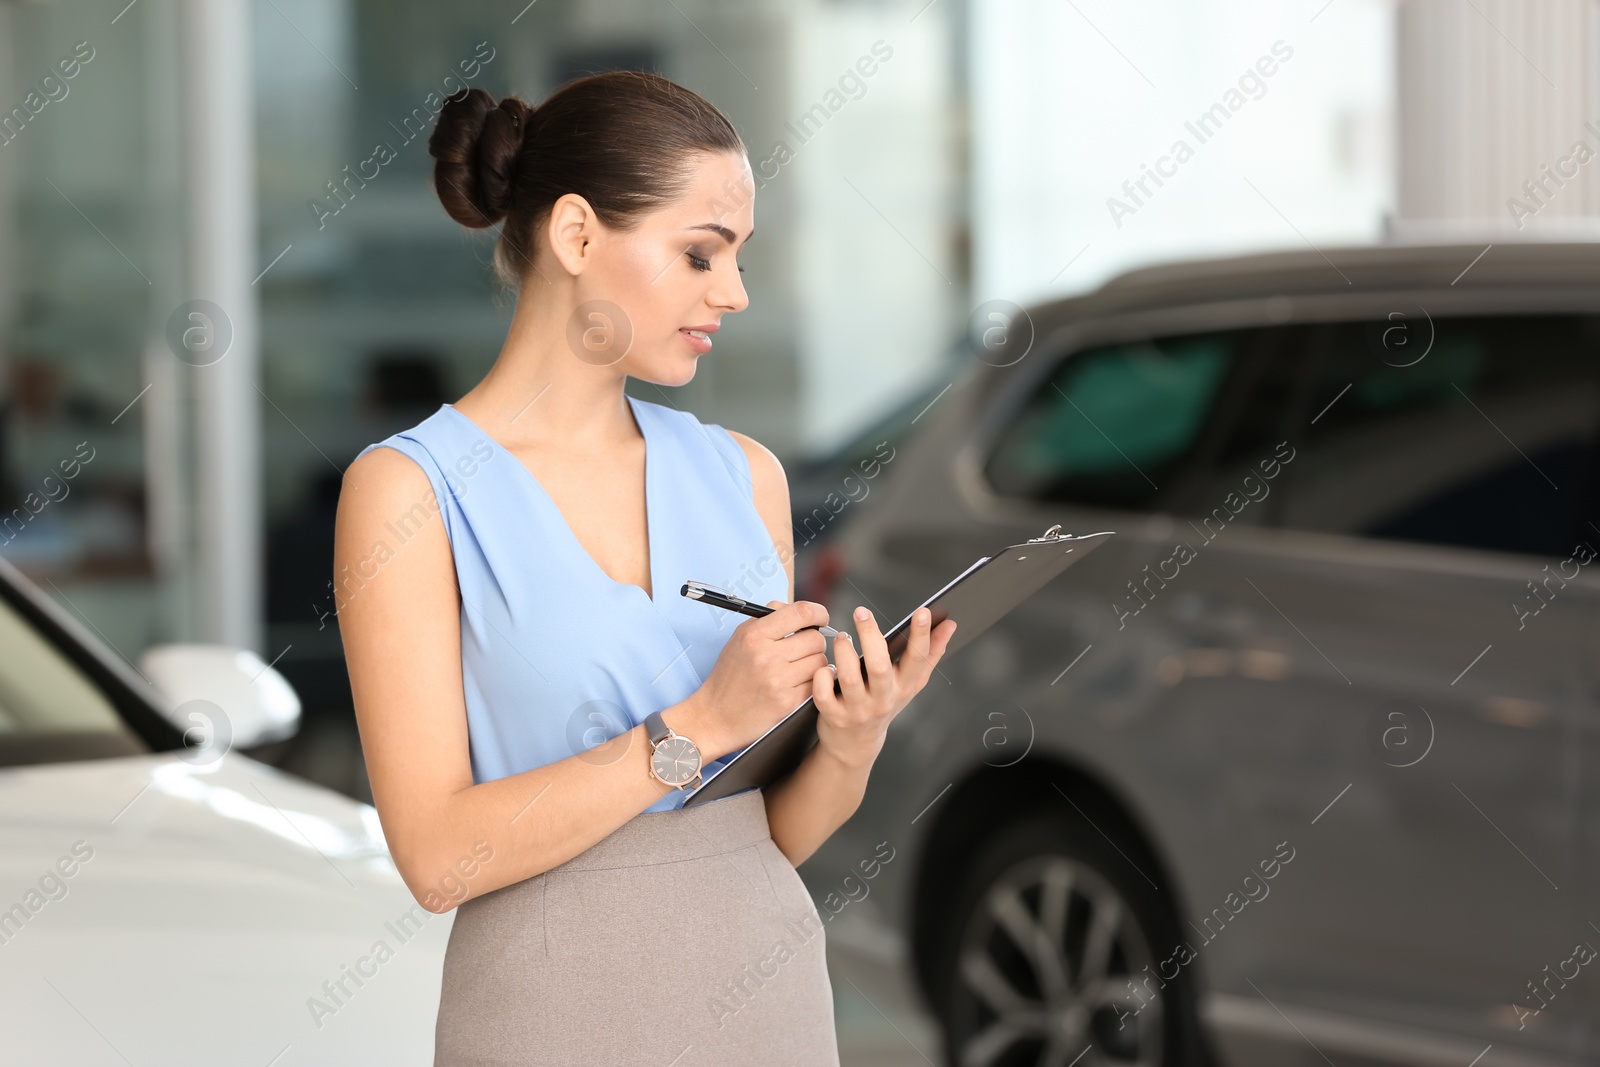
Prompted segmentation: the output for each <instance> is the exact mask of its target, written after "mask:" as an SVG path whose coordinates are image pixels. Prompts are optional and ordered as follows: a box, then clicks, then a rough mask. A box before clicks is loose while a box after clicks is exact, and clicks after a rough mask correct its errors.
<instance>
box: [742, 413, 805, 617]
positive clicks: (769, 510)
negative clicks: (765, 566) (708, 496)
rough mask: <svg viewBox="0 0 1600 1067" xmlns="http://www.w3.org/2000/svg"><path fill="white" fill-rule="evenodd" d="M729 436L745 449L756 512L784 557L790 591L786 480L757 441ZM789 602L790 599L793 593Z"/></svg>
mask: <svg viewBox="0 0 1600 1067" xmlns="http://www.w3.org/2000/svg"><path fill="white" fill-rule="evenodd" d="M728 436H730V437H732V438H733V439H734V440H735V441H737V442H738V443H739V447H740V448H742V449H744V454H745V458H747V459H748V460H749V461H750V481H751V482H752V483H753V486H754V490H753V491H754V496H755V502H756V511H757V512H758V513H759V514H760V515H761V520H762V522H764V523H766V526H767V532H768V533H769V534H771V535H772V543H773V544H774V545H776V546H777V547H778V551H779V554H780V555H782V557H783V561H784V568H785V569H786V570H787V571H788V572H789V581H790V586H791V590H792V587H793V583H794V563H793V557H794V527H793V524H792V518H791V516H790V514H789V476H788V475H787V474H786V473H784V470H783V464H782V463H780V462H778V457H777V456H775V455H773V454H772V450H771V449H769V448H768V447H767V446H766V445H764V444H762V443H761V442H760V441H757V440H756V439H755V438H753V437H749V436H747V435H746V434H742V433H740V432H739V431H737V430H729V431H728ZM790 598H791V599H793V593H792V591H791V594H790Z"/></svg>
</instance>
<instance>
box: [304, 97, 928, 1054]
mask: <svg viewBox="0 0 1600 1067" xmlns="http://www.w3.org/2000/svg"><path fill="white" fill-rule="evenodd" d="M428 148H429V151H430V153H431V154H432V155H433V156H434V158H435V160H436V163H435V170H434V185H435V188H436V189H437V191H438V193H439V196H440V199H441V200H442V201H443V203H444V207H445V210H446V211H447V212H449V214H450V216H451V217H452V218H454V219H455V220H456V221H458V222H460V223H462V224H463V225H465V226H474V227H482V226H489V225H492V224H494V223H496V222H500V221H501V220H502V219H503V220H504V223H505V224H504V227H503V229H502V232H501V235H500V237H499V239H498V244H497V246H496V249H495V257H494V262H495V267H496V270H497V273H499V275H500V276H501V278H502V279H503V280H505V281H506V282H508V283H509V284H510V285H512V286H514V287H515V288H516V290H517V292H518V300H517V305H516V310H515V314H514V316H513V318H512V322H511V326H510V330H509V332H508V335H507V337H506V341H505V344H504V346H503V347H502V348H501V351H500V355H499V359H498V360H497V362H496V363H495V364H494V366H493V367H492V368H491V369H490V371H489V373H488V374H487V375H486V376H485V377H484V379H483V380H482V381H481V382H479V383H478V384H477V385H476V386H474V387H473V388H472V389H470V390H468V392H467V393H466V395H465V396H463V397H462V398H461V399H460V400H459V401H457V402H456V403H454V404H444V405H442V406H441V407H440V409H439V410H438V411H437V412H435V413H434V414H433V415H431V416H430V417H429V418H427V419H425V420H424V421H422V422H421V423H419V424H418V425H417V426H415V427H413V428H411V429H409V430H406V431H404V432H402V433H398V434H395V435H394V436H392V437H390V438H388V439H387V440H385V441H382V442H379V443H377V444H374V445H370V446H368V447H367V448H366V449H365V450H363V451H362V453H361V454H360V456H359V457H357V459H356V460H355V461H354V462H353V463H352V464H351V465H350V468H349V470H348V471H347V472H346V476H345V484H344V488H343V491H342V495H341V497H340V501H339V514H338V528H337V537H336V559H335V569H336V573H337V574H338V575H339V577H340V592H341V593H342V594H343V596H342V600H343V603H344V606H343V607H342V609H341V610H340V612H339V628H340V633H341V636H342V638H343V641H344V647H345V655H346V658H347V661H348V664H349V669H350V679H351V686H352V689H353V692H354V697H355V705H356V716H357V719H358V722H359V725H360V730H361V744H362V749H363V751H364V753H365V755H366V760H367V771H368V775H369V776H370V778H371V782H372V793H373V799H374V802H375V804H376V806H377V809H378V814H379V816H380V818H381V820H382V823H383V830H384V834H385V836H386V838H387V840H388V843H389V847H390V850H391V852H392V854H393V856H394V860H395V863H396V865H397V867H398V868H399V871H400V874H401V876H402V877H403V878H404V879H405V882H406V885H407V886H408V887H409V888H410V889H411V891H412V893H413V894H414V895H415V896H416V897H417V899H418V901H420V902H421V903H422V905H423V906H424V907H426V908H428V910H430V911H433V912H436V913H442V912H446V911H449V910H450V909H451V908H452V907H454V908H456V909H457V910H456V917H455V922H454V925H453V927H452V930H451V935H450V944H449V949H448V952H447V954H446V957H445V964H444V978H443V985H442V989H441V1001H440V1005H439V1016H438V1024H437V1036H436V1052H435V1055H436V1061H435V1062H436V1063H438V1064H451V1065H454V1064H469V1063H470V1064H531V1063H561V1064H574V1063H583V1064H611V1063H618V1064H621V1063H629V1064H639V1063H647V1064H658V1065H660V1067H667V1065H669V1064H680V1065H683V1067H687V1065H689V1064H697V1065H699V1064H733V1063H741V1064H747V1063H756V1062H759V1063H765V1064H773V1063H794V1064H834V1063H837V1062H838V1052H837V1045H836V1041H835V1036H834V1028H833V1001H832V992H831V988H830V986H829V984H828V976H827V970H826V961H825V957H824V952H823V944H824V940H823V938H822V937H821V936H819V935H820V933H821V923H820V921H819V917H818V915H817V913H816V909H815V908H814V907H813V906H812V903H811V898H810V895H809V893H808V892H807V891H806V889H805V887H804V885H803V884H802V883H801V881H800V878H799V875H798V874H796V872H795V869H794V867H795V865H796V864H798V863H800V862H802V861H803V860H805V858H806V857H807V856H809V855H811V854H812V852H814V851H815V850H816V849H817V847H818V846H819V845H821V844H822V842H823V841H824V840H826V839H827V837H828V836H829V835H830V834H832V833H833V831H834V830H835V829H837V828H838V826H839V825H840V824H841V823H842V822H843V821H844V820H845V819H847V818H848V817H849V816H850V815H851V813H852V812H854V811H855V809H856V807H857V805H858V804H859V803H860V800H861V796H862V792H863V790H864V788H865V785H866V780H867V772H868V770H869V769H870V767H871V766H872V762H873V760H874V759H875V757H876V756H877V753H878V750H879V748H880V747H881V745H882V744H883V739H884V732H885V730H886V729H887V727H888V724H889V721H890V720H891V719H892V718H893V717H894V716H895V714H896V713H898V712H899V711H900V710H901V709H902V708H904V707H905V705H906V704H907V702H908V701H910V699H911V698H912V696H913V695H915V694H916V693H917V692H918V691H919V690H920V689H921V688H922V686H923V685H924V684H925V683H926V681H927V679H928V675H929V673H930V672H931V670H932V669H933V666H934V664H935V663H936V662H937V661H938V659H939V657H940V656H941V655H942V654H943V651H944V648H945V646H946V645H947V644H948V643H949V640H950V636H951V634H952V633H953V632H954V629H955V625H954V623H953V622H950V621H946V622H944V623H941V624H940V627H939V630H938V631H937V632H930V627H929V621H928V619H927V618H926V617H925V616H926V612H922V613H919V614H920V615H922V616H923V617H921V618H918V619H917V620H915V622H914V624H913V626H912V632H911V637H910V643H909V645H908V648H907V653H906V655H905V656H903V657H902V660H901V662H900V663H899V664H898V665H895V664H891V663H890V662H889V658H888V652H887V648H886V646H885V642H884V639H883V635H882V633H881V632H880V631H879V628H878V625H877V622H876V620H875V619H874V618H873V617H872V615H871V613H870V612H867V611H866V610H865V609H858V612H857V615H856V619H857V630H858V633H859V640H860V641H861V645H862V650H861V653H860V656H861V658H860V659H859V660H858V657H857V653H856V652H855V650H854V649H853V647H852V646H851V643H850V640H849V638H848V637H847V636H846V635H844V634H842V633H841V634H840V636H839V637H837V638H835V639H834V647H833V654H834V661H835V664H837V677H838V679H839V688H840V693H839V694H837V695H836V694H835V693H834V678H835V670H834V666H833V665H830V664H829V662H828V657H827V655H826V654H825V652H826V645H827V639H826V638H824V637H823V635H822V634H821V633H820V632H819V631H818V630H817V629H815V627H817V626H820V625H822V624H825V623H826V622H827V621H828V613H827V611H826V609H825V608H823V607H822V606H821V605H819V604H813V603H809V602H799V603H788V600H789V599H791V598H792V597H793V590H794V572H793V559H792V557H793V554H794V550H793V541H792V538H791V535H790V522H789V498H788V487H787V485H786V483H785V479H784V473H783V469H782V467H781V466H779V464H778V461H777V460H776V459H775V458H774V457H773V455H772V453H771V452H769V451H768V450H767V449H765V448H764V447H762V446H761V445H760V444H757V443H756V442H755V441H753V440H751V439H750V438H748V437H746V436H744V435H743V434H738V433H733V432H732V431H729V430H725V429H723V428H722V427H721V426H718V425H714V424H711V425H708V424H702V423H701V422H699V420H697V419H696V418H694V416H692V415H690V414H688V413H687V412H683V411H679V410H676V409H674V408H673V407H671V406H669V405H665V404H658V403H654V402H650V401H641V400H635V399H633V398H631V397H629V396H628V395H627V394H626V393H624V391H623V385H624V381H625V379H626V377H627V376H629V375H631V376H633V377H635V378H639V379H641V380H643V381H645V382H649V383H652V384H653V385H662V386H670V385H682V384H684V383H685V382H688V381H689V380H690V379H691V378H693V377H694V372H695V364H696V362H697V360H698V359H699V358H700V357H701V356H702V355H704V354H705V353H706V352H708V351H709V350H710V348H711V342H710V339H709V335H710V334H711V333H713V332H714V331H715V330H716V329H717V328H718V326H719V325H720V324H721V322H722V320H723V319H724V317H725V316H727V315H729V314H731V313H733V312H736V311H739V310H742V309H743V308H744V307H745V306H746V304H747V303H748V302H749V301H748V299H747V298H746V296H745V291H744V286H743V284H742V282H741V280H740V278H739V273H740V271H741V270H742V269H743V268H741V267H739V266H738V265H737V263H736V262H735V259H734V256H735V253H736V252H737V251H738V249H739V248H740V247H741V246H742V245H743V243H744V241H746V240H748V239H749V237H750V234H751V231H752V229H753V219H754V212H753V196H752V193H753V188H754V183H753V180H752V176H751V172H750V164H749V161H748V159H747V156H746V150H745V146H744V144H743V142H742V141H741V140H740V138H739V136H738V134H737V133H735V131H734V129H733V127H732V125H731V124H730V123H729V121H728V119H727V118H726V116H724V115H723V114H722V112H720V111H719V110H718V109H717V108H715V107H713V106H712V105H711V104H709V103H707V102H706V101H705V100H703V99H702V98H701V97H699V96H697V95H696V94H694V93H692V92H690V91H688V90H687V89H684V88H683V87H681V86H679V85H676V84H674V83H673V82H671V81H668V80H666V79H664V78H661V77H658V76H655V75H651V74H644V73H637V72H618V73H608V74H600V75H595V76H591V77H586V78H581V79H578V80H576V81H573V82H569V83H568V84H567V85H565V86H563V87H562V88H561V89H560V90H559V91H557V92H556V93H555V94H553V95H552V96H551V97H550V98H549V99H548V100H546V101H545V102H544V103H543V104H542V105H541V106H539V107H538V108H536V109H530V108H529V107H528V106H527V105H525V104H524V103H523V102H522V101H521V100H519V99H518V98H516V97H507V98H506V99H505V100H502V101H500V102H499V103H498V104H496V103H495V101H494V100H493V99H492V98H491V97H490V96H489V95H488V94H487V93H485V92H484V91H482V90H481V89H468V90H463V91H461V92H460V93H457V94H455V95H453V96H451V97H450V98H449V100H448V102H447V103H446V105H445V106H444V108H443V110H442V111H441V113H440V115H439V120H438V125H437V127H436V129H435V130H434V131H433V134H432V136H431V138H430V140H429V143H428ZM662 395H663V396H664V395H665V394H662ZM686 580H699V581H706V582H710V583H711V584H714V585H722V586H733V587H734V588H735V591H737V592H740V593H741V594H742V595H744V596H745V597H746V598H747V599H750V600H753V601H755V602H757V603H766V604H767V605H768V606H769V607H773V608H775V609H776V610H775V611H774V612H773V613H772V614H770V615H768V616H766V617H764V618H761V619H745V620H744V621H742V622H740V623H739V624H738V625H737V626H735V625H734V622H735V621H736V620H738V619H739V618H740V617H739V616H736V615H733V614H731V613H728V612H726V611H723V610H720V609H717V608H713V607H708V606H706V605H704V604H699V603H696V602H694V601H691V600H689V599H688V598H685V597H682V596H680V595H679V587H680V586H681V585H682V583H683V582H684V581H686ZM863 661H864V663H865V667H866V671H865V675H866V676H865V678H863V675H862V668H861V663H862V662H863ZM807 697H814V698H815V700H816V704H817V708H818V711H819V714H820V721H819V722H818V726H817V732H818V737H819V742H818V744H817V745H816V746H814V747H813V749H812V750H811V752H810V753H809V754H808V755H807V756H806V758H805V760H804V762H803V763H802V764H801V765H800V767H799V768H798V769H797V770H796V771H795V772H794V773H793V774H792V775H790V776H788V777H787V778H785V779H784V780H782V781H781V782H779V783H777V784H775V785H773V786H771V787H768V788H763V789H750V790H746V791H744V792H741V793H737V794H735V795H733V796H729V797H725V798H722V799H720V800H715V801H710V802H707V803H705V804H697V805H694V806H692V807H688V808H684V807H683V799H684V797H685V795H686V793H687V791H688V788H689V787H691V786H693V785H694V784H695V782H696V781H698V780H699V778H698V777H697V774H698V775H699V776H709V775H710V773H711V772H712V771H714V770H715V769H717V768H718V767H720V766H722V765H724V764H725V763H726V762H727V760H728V759H731V758H732V757H733V756H734V755H735V754H737V753H738V752H739V751H741V750H742V749H744V748H745V747H747V746H748V745H749V744H750V743H751V742H753V741H754V740H755V739H756V738H757V737H759V736H760V735H761V734H762V733H764V732H765V731H766V730H767V729H768V728H769V727H771V726H772V725H773V724H774V723H776V722H777V721H778V720H779V719H781V718H783V717H784V716H785V715H787V714H788V713H789V712H791V711H793V710H794V709H795V708H796V707H798V706H799V705H800V704H801V703H803V702H804V701H805V699H806V698H807ZM674 735H676V737H674ZM683 738H686V739H687V741H684V740H680V739H683ZM658 749H659V752H658Z"/></svg>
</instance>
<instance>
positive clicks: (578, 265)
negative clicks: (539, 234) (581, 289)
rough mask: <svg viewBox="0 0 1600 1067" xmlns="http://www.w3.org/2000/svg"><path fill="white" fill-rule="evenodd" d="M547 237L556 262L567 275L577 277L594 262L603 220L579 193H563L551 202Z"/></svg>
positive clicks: (546, 230) (546, 231) (546, 229)
mask: <svg viewBox="0 0 1600 1067" xmlns="http://www.w3.org/2000/svg"><path fill="white" fill-rule="evenodd" d="M545 236H546V237H547V238H548V239H549V241H550V249H551V251H552V252H554V253H555V257H556V262H558V263H560V264H561V266H562V268H563V269H564V270H566V272H567V273H568V274H571V275H574V276H576V275H579V274H582V273H583V272H584V270H585V269H586V268H587V267H588V265H589V263H591V262H593V259H594V247H595V242H596V241H597V240H598V239H599V237H600V219H599V217H598V216H597V215H595V213H594V208H592V207H590V206H589V201H587V200H585V199H584V198H583V197H581V196H579V195H578V194H577V193H563V194H562V195H561V197H560V198H559V199H558V200H556V202H555V203H554V204H553V205H551V208H550V221H549V222H548V224H547V225H546V228H545Z"/></svg>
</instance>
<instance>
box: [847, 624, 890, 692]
mask: <svg viewBox="0 0 1600 1067" xmlns="http://www.w3.org/2000/svg"><path fill="white" fill-rule="evenodd" d="M855 620H856V633H857V634H858V635H859V636H860V638H861V656H862V658H863V659H865V660H866V662H867V685H868V687H869V688H876V687H878V686H882V685H887V684H888V683H889V680H890V679H891V678H893V677H894V664H893V663H892V662H891V661H890V659H889V646H888V643H887V642H885V641H884V639H883V631H882V630H880V629H878V620H877V619H876V618H874V617H873V615H872V612H870V611H868V610H867V609H866V608H865V607H858V608H856V610H855Z"/></svg>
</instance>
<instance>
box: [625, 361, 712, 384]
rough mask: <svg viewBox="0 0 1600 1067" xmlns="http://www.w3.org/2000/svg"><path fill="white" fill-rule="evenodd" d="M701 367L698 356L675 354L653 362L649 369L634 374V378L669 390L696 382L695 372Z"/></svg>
mask: <svg viewBox="0 0 1600 1067" xmlns="http://www.w3.org/2000/svg"><path fill="white" fill-rule="evenodd" d="M699 365H700V358H699V357H698V356H694V355H688V356H680V355H676V354H675V355H672V356H669V357H667V358H665V359H660V360H656V361H654V362H652V363H651V364H650V365H649V367H648V368H642V369H641V370H640V371H639V372H636V373H634V374H633V377H635V378H641V379H643V380H644V381H647V382H651V383H653V384H655V385H660V386H664V387H669V388H670V387H676V386H680V385H688V384H689V383H690V382H692V381H694V372H695V369H696V368H697V367H698V366H699Z"/></svg>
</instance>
